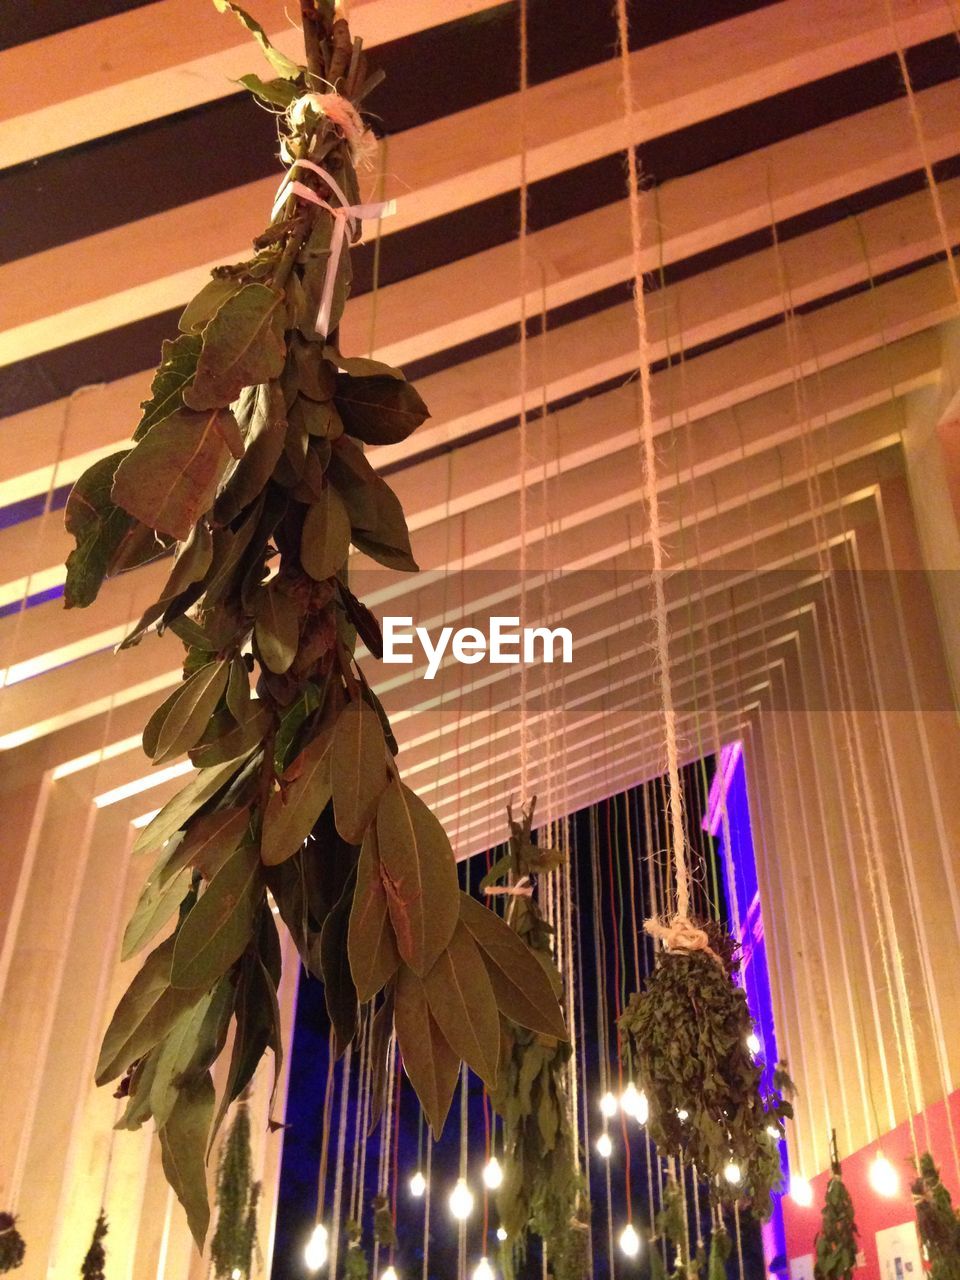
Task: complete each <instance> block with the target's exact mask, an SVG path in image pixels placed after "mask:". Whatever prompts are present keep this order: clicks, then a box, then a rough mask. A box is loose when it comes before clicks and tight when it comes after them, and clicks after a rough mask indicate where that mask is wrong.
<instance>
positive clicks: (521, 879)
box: [480, 798, 590, 1280]
mask: <svg viewBox="0 0 960 1280" xmlns="http://www.w3.org/2000/svg"><path fill="white" fill-rule="evenodd" d="M535 805H536V798H534V800H533V801H532V802H531V804H530V807H529V809H526V810H523V811H522V813H521V816H520V821H519V822H517V821H515V819H514V816H513V811H512V809H511V808H510V807H509V806H508V808H507V816H508V819H509V822H510V847H509V849H508V851H507V853H505V854H504V856H503V857H502V858H501V859H500V860H499V861H498V862H497V863H496V864H495V865H494V866H493V867H492V868H491V870H490V871H489V872H488V874H487V875H486V876H485V877H484V879H483V880H482V881H481V883H480V888H481V890H483V891H484V892H486V893H487V894H498V893H500V894H504V895H505V896H506V898H507V901H508V902H509V904H510V905H509V906H508V908H507V920H508V922H509V924H510V926H511V927H512V929H513V930H514V931H515V932H516V933H517V934H518V935H519V936H520V937H521V938H522V939H523V941H524V943H525V944H526V946H527V948H528V949H529V950H530V952H532V954H533V955H535V956H536V957H537V959H538V961H539V963H540V964H541V965H542V966H543V969H544V971H545V972H546V973H547V974H548V975H549V977H550V982H551V983H552V985H553V989H554V991H555V992H556V994H557V997H558V998H559V997H560V996H561V995H562V993H563V979H562V977H561V975H560V972H559V970H558V969H557V966H556V964H555V962H554V959H553V950H552V945H551V944H552V935H553V930H552V928H551V926H550V925H549V924H548V923H547V921H546V920H544V918H543V915H542V914H541V911H540V907H539V905H538V902H537V899H536V897H535V896H534V892H533V881H534V880H535V878H537V877H540V876H544V875H550V874H551V873H552V872H554V871H556V870H557V869H558V868H559V867H560V866H561V864H562V862H563V855H562V854H561V853H560V852H559V850H557V849H550V848H544V847H542V846H539V845H537V844H534V841H533V836H532V825H533V812H534V807H535ZM501 882H503V883H501ZM500 1025H501V1038H502V1045H503V1048H502V1050H501V1053H502V1062H503V1065H502V1067H501V1071H500V1078H499V1081H498V1083H497V1087H496V1088H495V1089H494V1090H493V1091H492V1093H491V1100H492V1102H493V1105H494V1107H495V1108H496V1110H497V1113H498V1114H499V1115H500V1116H501V1117H502V1119H503V1141H504V1160H503V1164H504V1170H503V1183H502V1185H501V1188H500V1191H499V1193H498V1195H497V1211H498V1213H499V1215H500V1222H501V1224H502V1226H503V1227H504V1229H505V1230H506V1232H507V1241H506V1242H505V1244H504V1247H503V1250H502V1254H503V1271H504V1275H505V1276H506V1277H507V1280H510V1277H512V1276H514V1275H516V1274H517V1268H518V1266H519V1265H520V1263H521V1262H522V1260H523V1258H524V1256H525V1253H526V1244H527V1236H528V1234H529V1233H530V1232H533V1233H534V1234H535V1235H538V1236H540V1237H541V1239H542V1240H543V1242H544V1244H545V1246H546V1250H547V1254H548V1256H549V1259H550V1269H551V1274H552V1275H553V1276H554V1278H555V1280H581V1277H584V1276H586V1275H587V1274H588V1271H589V1263H590V1232H589V1226H588V1223H589V1210H588V1208H587V1206H586V1203H585V1188H584V1186H583V1180H582V1178H581V1177H580V1174H579V1172H578V1168H577V1152H576V1135H575V1134H574V1133H572V1132H571V1129H570V1119H569V1114H570V1113H569V1107H568V1101H567V1088H566V1072H567V1064H568V1062H569V1060H570V1054H571V1047H570V1044H569V1043H568V1042H567V1041H566V1040H560V1039H558V1038H557V1037H555V1036H550V1035H544V1034H542V1033H540V1032H538V1031H536V1030H531V1029H529V1027H527V1026H524V1025H522V1024H520V1023H518V1022H515V1021H512V1020H511V1019H509V1018H506V1017H501V1022H500Z"/></svg>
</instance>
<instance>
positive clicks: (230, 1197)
mask: <svg viewBox="0 0 960 1280" xmlns="http://www.w3.org/2000/svg"><path fill="white" fill-rule="evenodd" d="M252 1168H253V1160H252V1156H251V1152H250V1114H249V1111H248V1108H247V1103H246V1101H245V1100H244V1099H241V1100H240V1102H239V1103H238V1104H237V1110H236V1114H235V1115H234V1118H233V1124H232V1125H231V1126H230V1132H229V1133H228V1134H227V1139H226V1142H225V1143H224V1144H223V1151H222V1153H221V1156H220V1169H219V1171H218V1174H217V1229H216V1231H215V1232H214V1234H213V1239H212V1240H211V1241H210V1261H211V1263H212V1264H213V1274H214V1276H215V1277H216V1280H250V1273H251V1271H252V1268H253V1254H254V1249H255V1247H256V1241H257V1201H258V1199H259V1197H260V1184H259V1182H255V1181H254V1180H253V1173H252Z"/></svg>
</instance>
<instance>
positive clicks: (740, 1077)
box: [619, 920, 793, 1218]
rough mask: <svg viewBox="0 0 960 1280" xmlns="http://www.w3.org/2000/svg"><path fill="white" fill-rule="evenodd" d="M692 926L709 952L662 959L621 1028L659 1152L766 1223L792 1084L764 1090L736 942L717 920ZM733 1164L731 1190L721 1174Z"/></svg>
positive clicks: (783, 1080) (778, 1079)
mask: <svg viewBox="0 0 960 1280" xmlns="http://www.w3.org/2000/svg"><path fill="white" fill-rule="evenodd" d="M690 924H691V926H692V930H693V933H694V934H695V935H696V934H700V935H701V936H702V937H705V939H706V943H707V946H706V947H705V948H700V949H698V950H675V951H668V950H664V951H661V952H660V954H659V955H658V956H657V962H656V967H655V969H654V972H653V974H652V976H651V977H650V979H649V980H648V982H647V984H646V988H645V990H644V991H642V992H639V993H636V994H635V995H633V996H631V997H630V1001H629V1003H628V1005H627V1008H626V1010H625V1011H624V1013H623V1016H622V1017H621V1019H620V1023H619V1026H620V1030H621V1032H622V1034H623V1035H624V1037H625V1038H626V1042H627V1045H626V1047H627V1050H628V1052H629V1053H630V1055H631V1057H632V1061H633V1070H634V1075H635V1077H636V1080H637V1084H638V1086H639V1087H640V1088H641V1089H642V1090H643V1091H644V1093H645V1094H646V1095H647V1100H648V1103H649V1108H650V1115H649V1120H648V1128H649V1132H650V1136H651V1137H652V1138H653V1140H654V1142H655V1143H656V1144H657V1147H658V1149H659V1151H660V1154H661V1155H663V1156H674V1157H676V1158H677V1159H678V1160H680V1161H681V1162H682V1163H683V1164H687V1165H690V1164H693V1165H696V1167H697V1169H698V1171H699V1173H700V1175H701V1176H702V1177H704V1178H706V1179H707V1180H708V1181H709V1182H710V1184H711V1187H712V1193H713V1195H714V1196H715V1197H716V1198H717V1199H723V1200H736V1199H741V1198H745V1199H749V1201H750V1202H751V1203H752V1205H753V1208H754V1211H755V1212H756V1213H757V1215H758V1216H759V1217H761V1218H766V1217H768V1216H769V1214H770V1195H771V1193H772V1192H773V1191H774V1190H777V1189H778V1188H779V1185H780V1182H781V1180H782V1173H781V1168H780V1159H779V1151H778V1147H777V1138H776V1137H774V1136H773V1132H775V1133H776V1135H777V1137H779V1136H780V1135H781V1134H782V1122H783V1120H784V1118H786V1117H789V1116H792V1114H793V1109H792V1107H791V1105H790V1101H789V1098H790V1096H791V1095H792V1092H793V1086H792V1083H791V1082H790V1079H789V1076H788V1075H787V1073H786V1069H785V1068H784V1067H783V1066H782V1065H781V1067H779V1068H778V1070H777V1072H776V1073H775V1077H774V1089H773V1091H772V1092H770V1093H768V1094H764V1092H763V1091H762V1089H761V1078H762V1074H763V1064H762V1063H760V1062H757V1061H755V1060H754V1057H753V1054H752V1053H751V1052H750V1049H749V1047H748V1044H747V1038H748V1036H750V1034H751V1033H752V1031H753V1021H752V1019H751V1017H750V1011H749V1009H748V1007H747V1000H746V996H745V994H744V992H743V990H742V988H741V987H739V986H738V985H737V984H736V981H735V974H736V970H737V965H738V959H737V946H736V943H735V942H734V941H733V939H732V938H731V937H730V936H729V934H727V933H726V931H725V930H724V929H723V928H722V927H721V926H720V925H719V924H717V923H716V922H715V921H712V920H707V921H695V922H693V921H691V922H690ZM680 1112H685V1113H686V1114H685V1118H684V1119H681V1118H680V1115H679V1114H678V1113H680ZM731 1164H733V1165H736V1166H737V1170H738V1172H739V1175H740V1181H739V1182H738V1183H736V1184H733V1183H731V1182H730V1181H729V1180H728V1179H727V1178H726V1177H725V1176H724V1170H725V1169H726V1168H727V1166H728V1165H731Z"/></svg>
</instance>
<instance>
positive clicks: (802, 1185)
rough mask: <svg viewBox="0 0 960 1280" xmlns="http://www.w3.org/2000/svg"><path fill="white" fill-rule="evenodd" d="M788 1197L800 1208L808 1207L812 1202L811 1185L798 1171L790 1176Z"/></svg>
mask: <svg viewBox="0 0 960 1280" xmlns="http://www.w3.org/2000/svg"><path fill="white" fill-rule="evenodd" d="M790 1199H791V1200H792V1201H793V1203H794V1204H798V1205H799V1206H800V1208H801V1209H809V1208H810V1206H811V1205H812V1204H813V1187H812V1186H811V1185H810V1183H809V1182H808V1181H807V1179H806V1178H802V1177H801V1176H800V1174H799V1173H794V1174H792V1175H791V1177H790Z"/></svg>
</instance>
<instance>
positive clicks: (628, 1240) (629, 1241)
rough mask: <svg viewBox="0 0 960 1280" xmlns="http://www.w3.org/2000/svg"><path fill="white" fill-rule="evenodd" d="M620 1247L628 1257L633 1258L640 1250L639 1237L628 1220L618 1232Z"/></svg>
mask: <svg viewBox="0 0 960 1280" xmlns="http://www.w3.org/2000/svg"><path fill="white" fill-rule="evenodd" d="M620 1248H621V1250H622V1252H623V1253H625V1254H626V1255H627V1257H628V1258H635V1257H636V1256H637V1254H638V1253H639V1252H640V1237H639V1236H638V1235H637V1233H636V1230H635V1229H634V1226H633V1223H632V1222H628V1223H627V1225H626V1226H625V1227H624V1228H623V1230H622V1231H621V1232H620Z"/></svg>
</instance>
